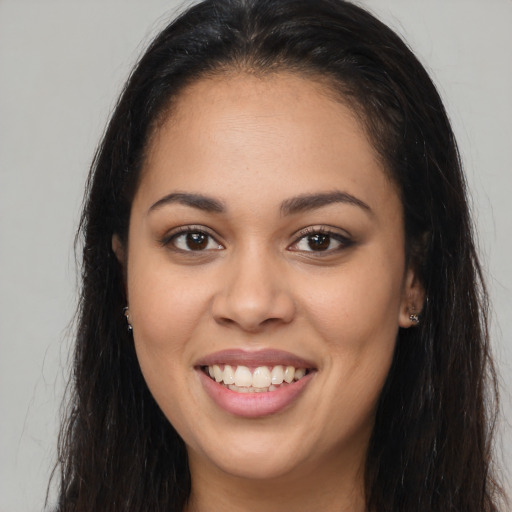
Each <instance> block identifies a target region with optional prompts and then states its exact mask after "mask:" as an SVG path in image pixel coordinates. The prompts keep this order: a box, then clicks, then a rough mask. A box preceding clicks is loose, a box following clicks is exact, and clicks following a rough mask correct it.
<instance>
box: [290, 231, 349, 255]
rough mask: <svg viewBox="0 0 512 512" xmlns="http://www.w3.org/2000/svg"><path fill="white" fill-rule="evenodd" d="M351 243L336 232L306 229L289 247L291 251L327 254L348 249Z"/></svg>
mask: <svg viewBox="0 0 512 512" xmlns="http://www.w3.org/2000/svg"><path fill="white" fill-rule="evenodd" d="M352 244H353V241H352V240H351V239H350V238H348V237H346V236H343V235H341V234H340V233H337V232H331V231H324V230H323V229H320V228H319V229H318V230H315V229H314V228H311V229H308V230H307V231H306V232H305V233H304V234H303V235H302V236H301V237H300V238H299V239H298V240H297V241H296V242H295V243H293V244H292V245H291V246H290V249H291V250H292V251H300V252H309V253H322V252H325V253H327V254H330V253H333V252H335V251H339V250H343V249H346V248H348V247H350V246H351V245H352Z"/></svg>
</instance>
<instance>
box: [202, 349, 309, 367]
mask: <svg viewBox="0 0 512 512" xmlns="http://www.w3.org/2000/svg"><path fill="white" fill-rule="evenodd" d="M214 364H229V365H232V366H239V365H242V366H252V367H258V366H277V365H282V366H293V367H295V368H310V369H313V368H315V365H314V364H313V363H312V362H311V361H308V360H306V359H303V358H302V357H299V356H296V355H295V354H291V353H290V352H285V351H283V350H276V349H262V350H256V351H248V350H241V349H227V350H221V351H219V352H215V353H213V354H209V355H207V356H205V357H203V358H201V359H199V360H198V361H197V362H196V364H195V366H213V365H214Z"/></svg>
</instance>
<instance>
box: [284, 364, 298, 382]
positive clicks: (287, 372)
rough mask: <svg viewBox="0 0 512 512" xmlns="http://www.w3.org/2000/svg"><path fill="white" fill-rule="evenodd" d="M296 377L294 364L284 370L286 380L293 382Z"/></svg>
mask: <svg viewBox="0 0 512 512" xmlns="http://www.w3.org/2000/svg"><path fill="white" fill-rule="evenodd" d="M294 377H295V368H294V367H293V366H287V367H286V370H285V371H284V381H285V382H288V384H290V383H291V382H293V378H294Z"/></svg>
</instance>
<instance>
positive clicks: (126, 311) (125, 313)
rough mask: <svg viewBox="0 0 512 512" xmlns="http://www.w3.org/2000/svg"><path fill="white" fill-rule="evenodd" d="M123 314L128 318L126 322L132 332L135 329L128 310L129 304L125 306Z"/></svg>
mask: <svg viewBox="0 0 512 512" xmlns="http://www.w3.org/2000/svg"><path fill="white" fill-rule="evenodd" d="M123 315H124V316H125V318H126V323H127V324H128V331H129V332H132V331H133V326H132V324H131V323H130V314H129V312H128V306H126V307H124V308H123Z"/></svg>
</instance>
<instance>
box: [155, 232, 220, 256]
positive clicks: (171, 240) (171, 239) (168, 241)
mask: <svg viewBox="0 0 512 512" xmlns="http://www.w3.org/2000/svg"><path fill="white" fill-rule="evenodd" d="M186 235H202V236H205V237H207V246H208V245H209V244H210V243H211V241H214V242H215V243H216V244H217V248H216V250H220V249H223V248H224V247H223V246H222V244H220V243H219V242H218V241H217V240H216V239H215V237H214V236H213V235H212V234H211V233H209V232H208V231H207V230H205V229H204V227H200V226H185V227H183V228H179V229H178V230H177V231H174V232H172V233H170V234H167V235H165V236H164V237H163V238H162V239H161V240H160V244H161V245H162V246H164V247H169V246H171V248H172V249H173V250H175V251H177V252H184V253H194V252H198V253H200V252H203V251H205V250H206V249H207V247H206V248H205V249H202V250H193V249H190V248H189V249H188V250H187V249H182V248H180V247H177V246H176V240H178V239H179V238H180V237H182V236H186ZM185 243H186V242H185ZM209 250H212V249H209Z"/></svg>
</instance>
